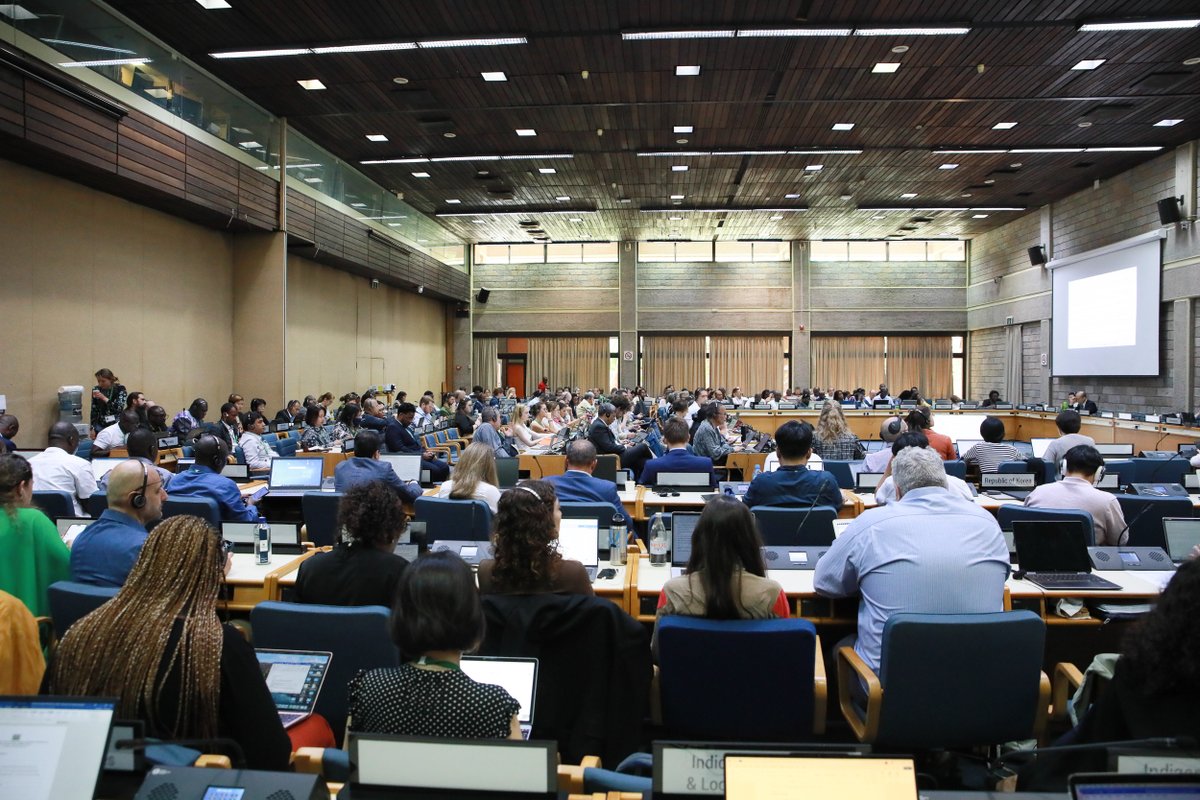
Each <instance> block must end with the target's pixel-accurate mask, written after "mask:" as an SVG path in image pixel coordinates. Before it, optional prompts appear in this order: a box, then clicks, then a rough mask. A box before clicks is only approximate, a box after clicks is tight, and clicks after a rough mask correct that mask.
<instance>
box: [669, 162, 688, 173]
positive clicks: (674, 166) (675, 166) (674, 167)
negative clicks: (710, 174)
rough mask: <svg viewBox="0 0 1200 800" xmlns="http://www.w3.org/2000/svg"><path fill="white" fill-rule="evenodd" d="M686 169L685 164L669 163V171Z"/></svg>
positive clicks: (684, 170)
mask: <svg viewBox="0 0 1200 800" xmlns="http://www.w3.org/2000/svg"><path fill="white" fill-rule="evenodd" d="M687 171H688V166H687V164H672V165H671V172H687Z"/></svg>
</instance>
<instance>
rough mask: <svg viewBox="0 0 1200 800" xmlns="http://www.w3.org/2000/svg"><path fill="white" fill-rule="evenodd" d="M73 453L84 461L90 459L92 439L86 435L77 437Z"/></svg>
mask: <svg viewBox="0 0 1200 800" xmlns="http://www.w3.org/2000/svg"><path fill="white" fill-rule="evenodd" d="M75 455H77V456H79V457H80V458H82V459H83V460H85V461H91V460H92V440H91V439H89V438H88V437H86V436H81V437H79V446H78V447H76V448H75Z"/></svg>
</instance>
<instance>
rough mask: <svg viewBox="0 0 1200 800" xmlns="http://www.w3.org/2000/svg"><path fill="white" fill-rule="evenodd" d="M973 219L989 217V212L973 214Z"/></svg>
mask: <svg viewBox="0 0 1200 800" xmlns="http://www.w3.org/2000/svg"><path fill="white" fill-rule="evenodd" d="M971 219H987V214H972V215H971Z"/></svg>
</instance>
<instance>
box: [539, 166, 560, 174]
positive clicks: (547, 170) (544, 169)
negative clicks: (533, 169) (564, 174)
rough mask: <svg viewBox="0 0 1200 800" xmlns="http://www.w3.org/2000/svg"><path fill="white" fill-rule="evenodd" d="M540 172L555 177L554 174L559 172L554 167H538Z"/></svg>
mask: <svg viewBox="0 0 1200 800" xmlns="http://www.w3.org/2000/svg"><path fill="white" fill-rule="evenodd" d="M538 172H540V173H541V174H543V175H553V174H554V173H556V172H558V170H556V169H555V168H554V167H538Z"/></svg>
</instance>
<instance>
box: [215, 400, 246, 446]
mask: <svg viewBox="0 0 1200 800" xmlns="http://www.w3.org/2000/svg"><path fill="white" fill-rule="evenodd" d="M212 432H213V433H214V434H215V435H216V437H217V438H218V439H220V440H221V441H222V442H224V443H225V447H226V448H228V450H229V452H231V453H232V452H233V451H234V448H236V447H237V444H238V440H239V439H241V436H242V431H241V424H240V423H239V422H238V418H237V406H236V405H235V404H233V403H226V404H225V405H223V406H221V418H220V419H218V420H217V424H216V425H213V426H212Z"/></svg>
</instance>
